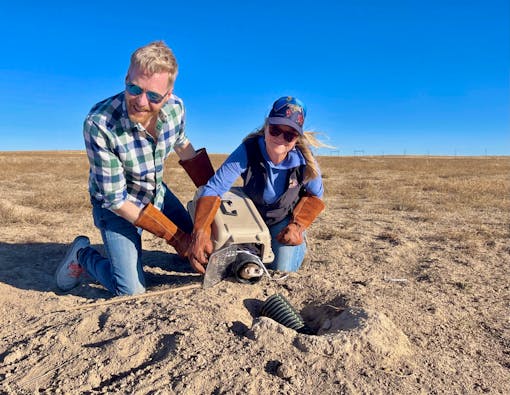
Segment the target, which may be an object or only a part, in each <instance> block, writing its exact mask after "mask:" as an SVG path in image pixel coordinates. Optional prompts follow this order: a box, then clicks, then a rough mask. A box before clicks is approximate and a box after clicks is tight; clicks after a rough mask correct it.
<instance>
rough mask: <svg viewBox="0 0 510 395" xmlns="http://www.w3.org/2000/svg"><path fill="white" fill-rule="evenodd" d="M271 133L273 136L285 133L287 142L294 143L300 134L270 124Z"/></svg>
mask: <svg viewBox="0 0 510 395" xmlns="http://www.w3.org/2000/svg"><path fill="white" fill-rule="evenodd" d="M269 134H270V135H271V136H273V137H278V136H279V135H280V134H283V138H284V139H285V141H286V142H287V143H292V142H293V141H294V140H295V139H297V138H298V136H299V134H297V133H293V132H286V131H283V130H281V129H279V128H275V127H274V126H269Z"/></svg>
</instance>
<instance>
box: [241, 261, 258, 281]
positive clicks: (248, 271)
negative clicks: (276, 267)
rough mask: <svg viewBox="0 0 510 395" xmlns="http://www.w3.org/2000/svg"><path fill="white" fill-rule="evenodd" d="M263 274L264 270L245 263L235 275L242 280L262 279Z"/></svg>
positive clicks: (255, 265) (254, 264)
mask: <svg viewBox="0 0 510 395" xmlns="http://www.w3.org/2000/svg"><path fill="white" fill-rule="evenodd" d="M263 274H264V270H262V268H261V267H260V266H259V265H257V264H256V263H247V264H246V265H244V266H243V267H242V268H241V269H240V270H239V272H237V275H238V276H239V277H241V278H242V279H244V280H250V279H252V278H257V277H262V275H263Z"/></svg>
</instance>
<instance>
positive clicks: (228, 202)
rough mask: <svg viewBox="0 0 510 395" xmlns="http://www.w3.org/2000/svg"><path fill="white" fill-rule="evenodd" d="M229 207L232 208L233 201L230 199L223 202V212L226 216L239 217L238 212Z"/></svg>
mask: <svg viewBox="0 0 510 395" xmlns="http://www.w3.org/2000/svg"><path fill="white" fill-rule="evenodd" d="M227 205H228V206H232V200H229V199H225V200H223V199H222V200H221V206H220V208H221V212H222V213H223V214H224V215H230V216H233V217H235V216H237V210H235V209H230V207H227Z"/></svg>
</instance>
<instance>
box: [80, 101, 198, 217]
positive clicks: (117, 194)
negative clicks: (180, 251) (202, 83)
mask: <svg viewBox="0 0 510 395" xmlns="http://www.w3.org/2000/svg"><path fill="white" fill-rule="evenodd" d="M184 124H185V113H184V105H183V102H182V100H181V99H180V98H178V97H177V96H175V95H172V96H171V98H170V99H169V100H168V101H167V102H166V103H165V105H164V106H163V107H162V108H161V111H160V113H159V119H158V122H157V126H156V133H157V136H158V140H157V142H156V141H154V139H153V138H152V136H150V135H149V134H148V133H147V131H146V130H145V129H144V128H143V127H142V126H141V125H140V124H139V123H133V122H131V121H130V119H129V117H128V114H127V108H126V102H125V99H124V92H122V93H119V94H117V95H115V96H112V97H110V98H108V99H106V100H104V101H102V102H100V103H98V104H96V105H95V106H94V107H93V108H92V109H91V110H90V113H89V114H88V116H87V118H86V119H85V122H84V127H83V136H84V139H85V147H86V149H87V156H88V159H89V164H90V172H89V192H90V195H91V196H93V197H94V198H96V199H97V200H99V201H101V202H102V207H104V208H107V209H118V208H119V207H120V206H121V205H122V204H123V203H124V202H125V201H126V200H129V201H131V202H133V203H135V204H136V205H137V206H138V207H144V206H146V205H147V204H148V203H152V204H154V206H156V207H157V208H159V209H161V206H162V204H163V198H164V188H163V187H162V183H163V168H164V161H165V159H166V158H167V157H168V155H169V154H170V152H171V151H172V150H173V148H174V147H179V146H184V145H186V144H187V143H189V140H188V138H187V137H186V135H185V133H184Z"/></svg>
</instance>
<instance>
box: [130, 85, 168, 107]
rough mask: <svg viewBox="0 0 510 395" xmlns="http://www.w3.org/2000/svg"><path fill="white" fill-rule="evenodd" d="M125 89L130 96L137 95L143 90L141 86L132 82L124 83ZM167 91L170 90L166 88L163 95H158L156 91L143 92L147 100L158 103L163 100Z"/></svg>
mask: <svg viewBox="0 0 510 395" xmlns="http://www.w3.org/2000/svg"><path fill="white" fill-rule="evenodd" d="M126 91H127V92H128V93H129V94H130V95H131V96H139V95H141V94H142V93H143V92H144V90H143V89H142V88H140V87H139V86H138V85H135V84H132V83H131V82H127V83H126ZM168 92H170V90H168V91H167V92H166V93H165V94H164V95H160V94H159V93H157V92H152V91H146V92H145V94H146V95H147V100H149V101H150V102H151V103H154V104H159V103H161V102H162V101H163V99H164V98H165V96H166V95H167V94H168Z"/></svg>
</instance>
